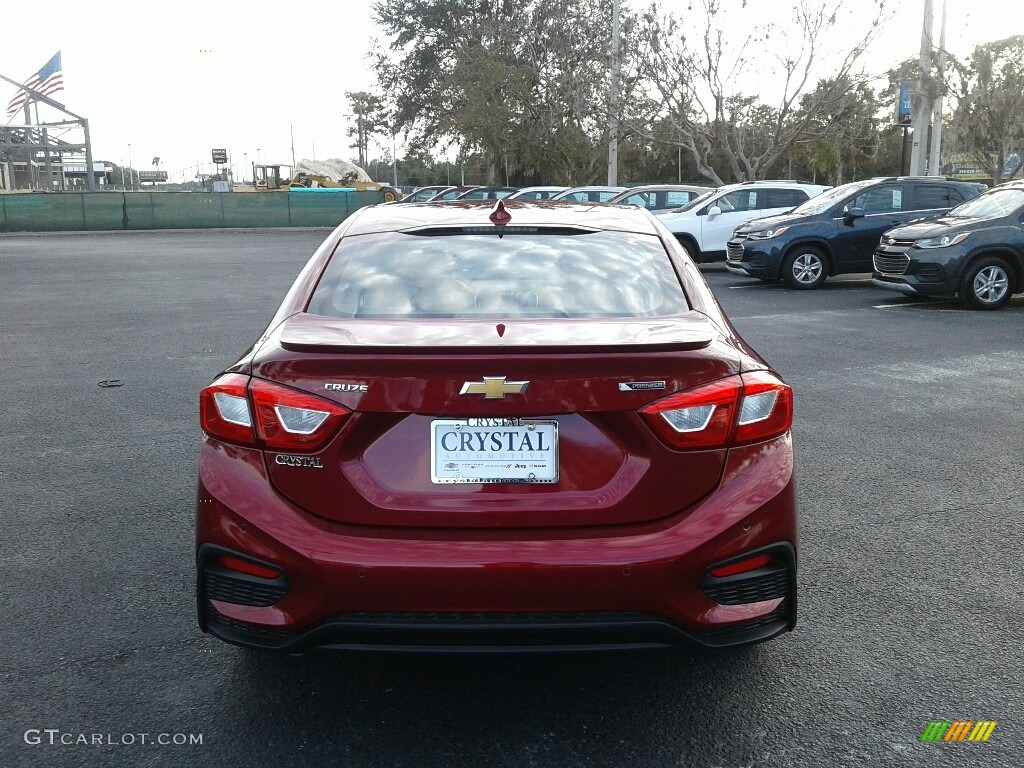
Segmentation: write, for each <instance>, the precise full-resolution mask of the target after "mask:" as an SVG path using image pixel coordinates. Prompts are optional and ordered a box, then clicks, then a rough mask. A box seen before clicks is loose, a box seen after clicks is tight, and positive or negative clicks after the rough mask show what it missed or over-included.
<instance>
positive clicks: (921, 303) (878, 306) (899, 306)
mask: <svg viewBox="0 0 1024 768" xmlns="http://www.w3.org/2000/svg"><path fill="white" fill-rule="evenodd" d="M951 303H952V302H950V301H942V300H939V301H915V302H913V303H905V304H872V305H871V306H872V309H903V308H906V307H923V306H931V305H933V304H951Z"/></svg>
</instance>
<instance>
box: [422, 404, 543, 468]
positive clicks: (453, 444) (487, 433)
mask: <svg viewBox="0 0 1024 768" xmlns="http://www.w3.org/2000/svg"><path fill="white" fill-rule="evenodd" d="M430 480H431V482H434V483H557V482H558V422H556V421H543V420H534V419H518V418H507V419H506V418H500V419H485V418H480V419H436V420H435V421H432V422H430Z"/></svg>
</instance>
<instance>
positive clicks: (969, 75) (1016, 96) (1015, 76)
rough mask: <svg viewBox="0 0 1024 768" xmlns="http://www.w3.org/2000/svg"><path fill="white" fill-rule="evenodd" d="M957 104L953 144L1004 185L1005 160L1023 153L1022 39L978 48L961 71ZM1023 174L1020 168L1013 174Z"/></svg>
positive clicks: (1018, 37) (1023, 39)
mask: <svg viewBox="0 0 1024 768" xmlns="http://www.w3.org/2000/svg"><path fill="white" fill-rule="evenodd" d="M958 71H959V74H960V86H959V94H958V96H959V102H958V104H957V107H956V110H955V111H954V113H953V119H952V122H951V126H950V127H951V133H952V136H951V139H952V141H951V144H953V146H954V147H955V148H957V149H961V150H963V151H965V152H968V153H971V154H973V155H974V156H975V157H976V158H977V159H978V160H979V161H981V162H982V163H983V164H984V166H985V167H988V166H991V165H992V160H993V157H994V159H995V167H994V168H993V181H994V183H996V184H999V183H1001V182H1002V181H1003V180H1004V179H1003V173H1004V166H1005V165H1006V157H1007V155H1009V153H1010V152H1011V151H1012V150H1013V149H1018V150H1020V149H1022V148H1024V35H1016V36H1014V37H1008V38H1006V39H1005V40H999V41H996V42H992V43H986V44H984V45H979V46H977V47H976V48H975V49H974V53H973V54H972V55H971V58H970V60H969V61H968V62H965V63H960V64H959V66H958ZM1019 171H1020V165H1018V166H1017V167H1016V168H1015V169H1014V170H1013V171H1012V173H1011V174H1010V178H1012V177H1013V176H1014V175H1015V174H1016V173H1018V172H1019Z"/></svg>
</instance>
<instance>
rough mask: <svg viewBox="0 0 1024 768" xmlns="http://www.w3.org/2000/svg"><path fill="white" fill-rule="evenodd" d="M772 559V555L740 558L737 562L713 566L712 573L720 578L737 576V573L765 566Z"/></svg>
mask: <svg viewBox="0 0 1024 768" xmlns="http://www.w3.org/2000/svg"><path fill="white" fill-rule="evenodd" d="M771 561H772V556H771V555H757V556H755V557H748V558H747V559H746V560H740V561H739V562H737V563H730V564H729V565H723V566H721V567H720V568H713V569H712V570H711V575H712V576H714V577H715V578H718V579H721V578H723V577H724V576H735V575H736V574H737V573H746V572H747V571H756V570H757V569H758V568H764V567H765V566H766V565H768V564H769V563H770V562H771Z"/></svg>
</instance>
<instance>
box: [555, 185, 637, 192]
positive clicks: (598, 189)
mask: <svg viewBox="0 0 1024 768" xmlns="http://www.w3.org/2000/svg"><path fill="white" fill-rule="evenodd" d="M625 190H626V187H604V186H586V187H566V189H565V191H566V192H623V191H625Z"/></svg>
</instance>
